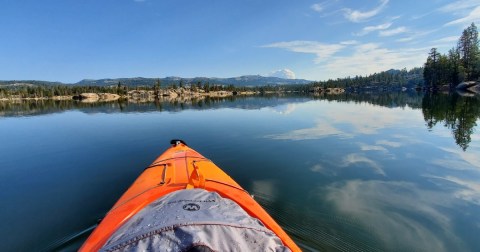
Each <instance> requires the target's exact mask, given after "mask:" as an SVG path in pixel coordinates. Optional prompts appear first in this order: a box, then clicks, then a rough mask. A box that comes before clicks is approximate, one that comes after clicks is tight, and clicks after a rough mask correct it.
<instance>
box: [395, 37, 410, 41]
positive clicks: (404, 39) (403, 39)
mask: <svg viewBox="0 0 480 252" xmlns="http://www.w3.org/2000/svg"><path fill="white" fill-rule="evenodd" d="M412 40H413V37H405V38H399V39H397V40H396V41H397V42H408V41H412Z"/></svg>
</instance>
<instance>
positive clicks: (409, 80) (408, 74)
mask: <svg viewBox="0 0 480 252" xmlns="http://www.w3.org/2000/svg"><path fill="white" fill-rule="evenodd" d="M422 74H423V68H421V67H415V68H412V69H410V70H407V69H406V68H404V69H402V70H394V69H390V70H388V71H383V72H380V73H374V74H370V75H367V76H358V75H357V76H355V77H347V78H338V79H336V80H333V79H329V80H327V81H317V82H313V83H312V85H313V86H314V87H323V88H334V87H338V88H345V89H350V90H356V89H368V88H375V89H378V88H382V89H401V88H402V87H408V88H414V87H417V86H422V85H423V78H422Z"/></svg>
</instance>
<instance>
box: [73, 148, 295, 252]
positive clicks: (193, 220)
mask: <svg viewBox="0 0 480 252" xmlns="http://www.w3.org/2000/svg"><path fill="white" fill-rule="evenodd" d="M171 143H172V146H171V147H170V148H169V149H168V150H166V151H165V152H164V153H163V154H162V155H160V156H159V157H158V158H157V159H156V160H155V161H154V162H153V163H152V164H151V165H150V166H148V167H147V168H146V169H145V170H144V171H143V173H142V174H141V175H140V176H139V177H138V178H137V180H135V182H134V183H133V184H132V185H131V186H130V188H129V189H128V190H127V191H126V192H125V193H124V194H123V195H122V196H121V197H120V199H119V200H118V201H117V202H116V203H115V205H114V206H113V207H112V209H111V210H110V211H109V212H108V213H107V214H106V216H105V217H104V218H103V220H102V221H101V222H100V223H99V225H98V226H97V228H96V229H95V230H94V231H93V232H92V234H91V235H90V236H89V237H88V239H87V240H86V241H85V243H84V244H83V246H82V247H81V248H80V251H99V250H102V251H117V250H120V251H123V250H129V249H130V250H131V249H132V248H135V246H140V247H141V246H144V247H142V248H144V249H145V248H147V249H146V250H150V249H152V248H153V249H155V248H158V250H162V251H164V250H168V249H165V248H166V247H169V246H170V245H171V244H173V243H172V239H173V240H174V241H175V242H176V243H175V244H176V245H175V246H177V247H176V248H182V247H181V246H184V245H182V244H183V243H185V242H187V241H186V240H189V241H188V242H190V240H192V241H191V243H192V244H194V245H195V244H197V245H198V244H200V245H201V246H204V247H208V248H210V249H211V251H215V250H225V249H226V248H227V249H228V250H230V251H237V250H243V251H245V250H252V248H246V247H243V246H247V245H245V244H247V243H246V242H243V241H239V240H240V239H239V238H238V237H245V239H246V240H247V241H250V240H252V239H257V238H258V237H260V236H262V235H263V236H265V237H266V238H261V239H260V238H258V239H260V240H261V241H260V242H262V241H267V240H268V242H265V244H267V243H268V244H276V245H274V246H281V247H284V248H285V250H283V251H288V250H291V251H300V249H299V247H298V246H297V245H296V244H295V243H294V242H293V240H292V239H291V238H290V237H289V236H288V235H287V234H286V233H285V231H284V230H283V229H282V228H281V227H280V226H279V225H278V224H277V223H276V222H275V220H273V218H272V217H271V216H270V215H269V214H268V213H267V212H266V211H265V210H264V209H263V208H262V207H261V206H260V205H259V204H258V203H257V202H256V201H255V200H254V199H253V197H252V196H251V195H250V194H249V193H248V192H247V191H245V190H244V189H243V188H242V187H241V186H240V185H239V184H237V183H236V182H235V181H234V180H233V179H232V178H231V177H230V176H228V175H227V174H226V173H225V172H224V171H222V170H221V169H220V168H219V167H217V166H216V165H215V164H214V163H213V162H212V161H210V160H209V159H207V158H205V157H204V156H202V155H201V154H199V153H198V152H196V151H195V150H193V149H191V148H190V147H188V146H187V145H186V144H185V143H184V142H183V141H181V140H172V141H171ZM178 197H180V200H179V198H178ZM181 197H183V198H181ZM221 202H223V203H222V204H223V206H221ZM232 202H233V203H232ZM177 205H178V209H177V208H175V207H176V206H177ZM222 207H226V208H225V209H226V210H222ZM237 208H238V209H237ZM183 210H185V211H183ZM197 210H199V211H197ZM202 211H203V212H202ZM215 211H217V212H215ZM222 211H223V212H222ZM235 212H238V216H241V217H238V216H237V217H230V216H233V215H235ZM195 214H196V215H195ZM215 216H217V217H215ZM224 217H225V218H227V219H228V220H225V221H220V220H217V219H215V218H224ZM182 218H183V219H182ZM177 219H178V220H177ZM232 220H241V221H239V223H235V222H233V221H232ZM255 223H257V224H255ZM258 223H259V224H258ZM147 226H148V227H147ZM182 228H183V229H188V230H187V231H185V230H183V229H182ZM208 228H210V229H211V230H208V231H205V230H206V229H208ZM179 229H182V232H184V233H182V235H181V236H180V238H178V237H175V238H171V236H172V235H177V234H178V233H179ZM204 229H205V230H204ZM192 230H193V231H192ZM239 230H240V232H241V233H242V235H240V236H236V234H233V235H232V236H229V237H230V238H231V237H236V238H231V240H232V239H233V240H234V241H235V242H237V241H238V243H235V244H237V245H235V244H233V243H231V244H227V243H225V242H222V241H219V242H218V243H216V244H213V245H212V244H210V243H209V242H211V243H214V241H213V240H215V239H219V238H218V236H222V235H223V234H227V233H228V232H230V231H232V232H233V233H235V232H238V231H239ZM190 231H191V232H190ZM169 232H170V233H169ZM187 232H190V233H188V237H190V238H188V239H187V238H182V237H186V236H185V234H186V233H187ZM251 232H256V233H251ZM192 233H193V235H191V234H192ZM209 235H210V237H209ZM227 235H228V234H227ZM177 236H178V235H177ZM169 237H170V238H169ZM146 239H150V240H148V241H147V240H146ZM168 239H170V240H169V241H170V242H169V243H165V244H163V245H162V243H161V242H162V241H165V240H168ZM262 239H263V240H262ZM188 242H187V243H188ZM257 242H258V241H257V240H255V241H252V242H251V243H255V244H256V243H257ZM260 242H259V243H260ZM168 244H170V245H168ZM172 246H173V245H172ZM185 246H192V245H191V244H190V245H185ZM222 246H223V247H222ZM225 246H233V247H230V248H229V247H225ZM259 248H260V247H259ZM262 248H263V249H265V248H266V247H262ZM137 250H138V249H137ZM254 250H256V249H254ZM275 250H279V249H275ZM168 251H170V250H168ZM186 251H189V250H186ZM192 251H197V250H192ZM201 251H210V250H208V249H207V250H201ZM280 251H281V249H280Z"/></svg>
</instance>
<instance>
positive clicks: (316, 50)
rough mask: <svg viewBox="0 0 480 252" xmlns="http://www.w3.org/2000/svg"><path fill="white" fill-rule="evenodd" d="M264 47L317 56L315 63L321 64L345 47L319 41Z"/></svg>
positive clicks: (291, 42)
mask: <svg viewBox="0 0 480 252" xmlns="http://www.w3.org/2000/svg"><path fill="white" fill-rule="evenodd" d="M262 47H268V48H281V49H285V50H288V51H292V52H299V53H311V54H315V55H316V56H317V57H316V58H315V63H320V62H322V61H324V60H326V59H327V58H329V57H331V56H332V55H334V54H335V53H337V52H338V51H340V50H341V49H343V48H344V47H345V45H341V44H324V43H320V42H317V41H303V40H296V41H288V42H277V43H273V44H269V45H264V46H262Z"/></svg>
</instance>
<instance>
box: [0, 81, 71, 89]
mask: <svg viewBox="0 0 480 252" xmlns="http://www.w3.org/2000/svg"><path fill="white" fill-rule="evenodd" d="M42 85H43V86H53V85H65V83H61V82H53V81H39V80H6V81H2V80H0V86H3V87H22V86H25V87H32V86H42Z"/></svg>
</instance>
